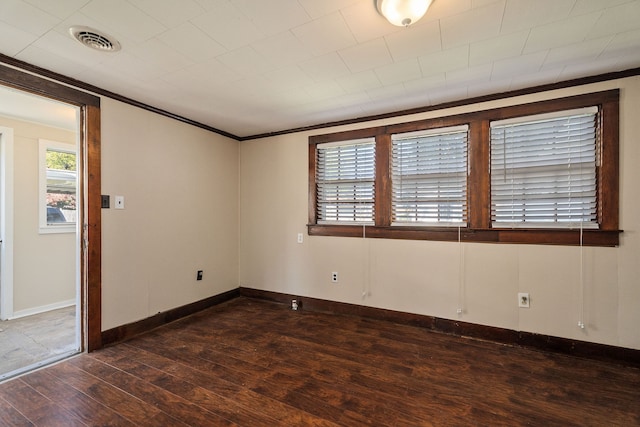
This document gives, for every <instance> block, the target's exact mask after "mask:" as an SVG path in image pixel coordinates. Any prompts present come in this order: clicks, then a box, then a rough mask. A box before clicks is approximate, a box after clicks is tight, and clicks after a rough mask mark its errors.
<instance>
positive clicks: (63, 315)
mask: <svg viewBox="0 0 640 427" xmlns="http://www.w3.org/2000/svg"><path fill="white" fill-rule="evenodd" d="M75 315H76V308H75V306H71V307H66V308H61V309H58V310H52V311H49V312H46V313H41V314H36V315H33V316H27V317H22V318H19V319H15V320H7V321H0V381H2V380H4V379H7V378H10V377H12V376H15V375H18V374H20V373H22V372H24V371H26V370H29V369H32V368H34V367H39V366H41V365H43V364H46V363H50V362H51V361H53V360H56V359H59V358H62V357H66V356H69V355H71V354H73V353H76V352H77V345H76V334H75V321H76V320H75Z"/></svg>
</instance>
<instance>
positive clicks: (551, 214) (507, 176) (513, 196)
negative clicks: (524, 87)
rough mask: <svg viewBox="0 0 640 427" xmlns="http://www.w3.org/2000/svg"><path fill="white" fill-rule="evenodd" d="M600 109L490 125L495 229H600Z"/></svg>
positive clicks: (573, 111)
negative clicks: (597, 177)
mask: <svg viewBox="0 0 640 427" xmlns="http://www.w3.org/2000/svg"><path fill="white" fill-rule="evenodd" d="M597 115H598V109H597V107H592V108H584V109H579V110H571V111H563V112H559V113H553V114H547V115H537V116H528V117H521V118H518V119H510V120H502V121H496V122H492V123H491V219H492V223H493V226H494V227H565V228H574V227H578V226H580V227H585V228H597V226H598V223H597V210H596V209H597V206H596V163H597V153H598V138H597V135H598V132H597Z"/></svg>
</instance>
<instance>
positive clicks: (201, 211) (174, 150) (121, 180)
mask: <svg viewBox="0 0 640 427" xmlns="http://www.w3.org/2000/svg"><path fill="white" fill-rule="evenodd" d="M101 126H102V139H101V144H102V194H108V195H110V196H111V206H112V208H111V209H103V210H102V329H103V330H106V329H110V328H113V327H116V326H119V325H123V324H126V323H130V322H133V321H136V320H140V319H143V318H146V317H149V316H152V315H154V314H156V313H158V312H161V311H166V310H168V309H171V308H175V307H179V306H182V305H185V304H189V303H191V302H195V301H198V300H201V299H204V298H207V297H209V296H212V295H217V294H220V293H222V292H225V291H228V290H231V289H234V288H237V287H238V280H237V278H238V164H239V162H238V142H236V141H233V140H231V139H228V138H226V137H223V136H220V135H217V134H214V133H212V132H208V131H206V130H203V129H199V128H196V127H194V126H190V125H187V124H184V123H181V122H178V121H176V120H173V119H170V118H167V117H163V116H160V115H158V114H154V113H151V112H148V111H145V110H142V109H140V108H136V107H132V106H130V105H127V104H123V103H120V102H118V101H114V100H112V99H108V98H103V99H102V104H101ZM115 195H121V196H124V197H125V209H124V210H116V209H113V206H114V196H115ZM197 270H204V278H203V280H202V281H196V271H197Z"/></svg>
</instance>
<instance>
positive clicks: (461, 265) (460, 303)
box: [456, 226, 465, 315]
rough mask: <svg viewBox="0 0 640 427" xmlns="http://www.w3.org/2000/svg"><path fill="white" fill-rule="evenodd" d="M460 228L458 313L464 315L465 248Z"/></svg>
mask: <svg viewBox="0 0 640 427" xmlns="http://www.w3.org/2000/svg"><path fill="white" fill-rule="evenodd" d="M460 234H461V231H460V226H458V251H459V257H460V259H459V266H458V309H457V310H456V312H457V313H458V315H462V313H464V281H465V280H464V279H465V277H464V246H463V245H462V239H461V236H460Z"/></svg>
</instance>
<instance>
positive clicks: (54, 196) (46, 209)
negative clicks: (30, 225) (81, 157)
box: [39, 139, 78, 233]
mask: <svg viewBox="0 0 640 427" xmlns="http://www.w3.org/2000/svg"><path fill="white" fill-rule="evenodd" d="M76 161H77V156H76V150H75V147H74V146H73V145H71V144H65V143H61V142H56V141H48V140H44V139H41V140H40V162H39V163H40V208H39V209H40V212H39V218H40V232H41V233H63V232H64V233H66V232H74V231H75V224H76V218H77V216H76V215H77V178H78V176H77V175H78V174H77V165H76Z"/></svg>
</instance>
